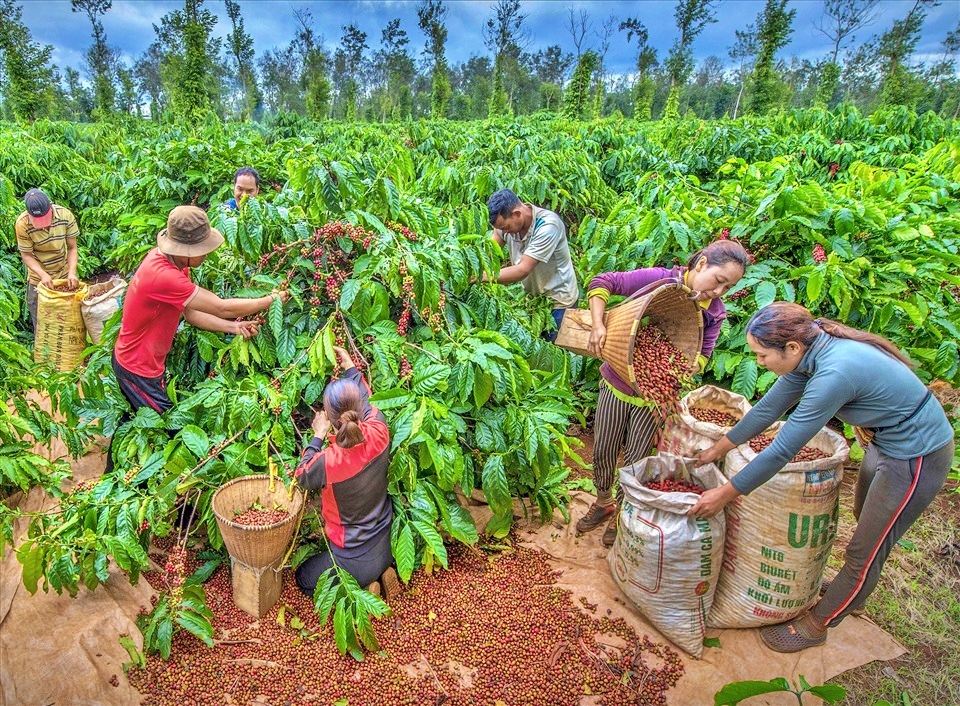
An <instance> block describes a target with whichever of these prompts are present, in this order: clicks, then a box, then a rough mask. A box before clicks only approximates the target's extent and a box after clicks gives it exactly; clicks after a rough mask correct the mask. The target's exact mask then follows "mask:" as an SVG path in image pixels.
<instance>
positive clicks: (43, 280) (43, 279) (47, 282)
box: [40, 272, 53, 289]
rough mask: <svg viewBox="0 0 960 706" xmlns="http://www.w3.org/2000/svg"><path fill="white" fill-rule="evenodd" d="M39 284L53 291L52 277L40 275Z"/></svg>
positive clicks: (45, 274)
mask: <svg viewBox="0 0 960 706" xmlns="http://www.w3.org/2000/svg"><path fill="white" fill-rule="evenodd" d="M40 284H42V285H43V286H44V287H46V288H47V289H53V277H51V276H50V275H48V274H47V273H46V272H44V273H43V274H42V275H40Z"/></svg>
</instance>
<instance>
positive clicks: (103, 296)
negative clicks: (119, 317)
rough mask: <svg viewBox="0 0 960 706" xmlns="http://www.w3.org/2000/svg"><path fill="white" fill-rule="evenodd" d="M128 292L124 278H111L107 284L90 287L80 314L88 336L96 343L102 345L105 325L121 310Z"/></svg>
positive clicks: (101, 283) (81, 303) (102, 283)
mask: <svg viewBox="0 0 960 706" xmlns="http://www.w3.org/2000/svg"><path fill="white" fill-rule="evenodd" d="M126 290H127V282H126V280H124V279H123V278H122V277H111V278H110V279H109V280H108V281H106V282H100V283H99V284H92V285H90V288H89V290H88V291H87V296H86V297H84V299H83V301H82V302H80V313H81V314H82V315H83V323H84V324H85V325H86V327H87V335H89V336H90V340H91V341H93V342H94V343H100V336H102V335H103V325H104V324H105V323H106V322H107V319H109V318H110V317H111V316H113V314H114V312H116V311H118V310H119V309H120V305H121V301H122V299H123V293H124V292H125V291H126Z"/></svg>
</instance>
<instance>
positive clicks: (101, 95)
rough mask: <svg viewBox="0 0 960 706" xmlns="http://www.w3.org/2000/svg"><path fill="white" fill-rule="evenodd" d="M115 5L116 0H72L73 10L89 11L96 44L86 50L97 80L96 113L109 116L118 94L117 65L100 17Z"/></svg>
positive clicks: (95, 94) (94, 89)
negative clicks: (115, 83) (114, 62)
mask: <svg viewBox="0 0 960 706" xmlns="http://www.w3.org/2000/svg"><path fill="white" fill-rule="evenodd" d="M112 5H113V0H70V6H71V9H72V10H73V12H85V13H87V19H89V20H90V25H91V27H92V34H93V44H92V45H91V46H90V48H89V49H88V50H87V51H86V53H85V58H86V61H87V65H88V66H89V67H90V80H91V82H92V83H93V96H94V102H95V103H96V114H95V115H96V117H98V118H105V117H107V116H109V115H110V114H111V113H113V109H114V100H115V98H116V95H117V91H116V87H115V86H114V83H113V77H114V75H115V73H116V67H115V66H114V65H113V53H112V52H111V51H110V47H109V46H107V33H106V31H105V30H104V29H103V23H102V22H101V21H100V17H101V16H103V15H105V14H106V13H107V11H108V10H109V9H110V8H111V6H112Z"/></svg>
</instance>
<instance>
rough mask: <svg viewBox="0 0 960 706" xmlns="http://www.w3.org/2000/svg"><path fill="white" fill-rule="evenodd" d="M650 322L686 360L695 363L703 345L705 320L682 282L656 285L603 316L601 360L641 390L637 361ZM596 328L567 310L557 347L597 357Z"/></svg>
mask: <svg viewBox="0 0 960 706" xmlns="http://www.w3.org/2000/svg"><path fill="white" fill-rule="evenodd" d="M643 319H647V320H648V321H649V322H650V325H652V326H656V327H657V328H658V329H660V330H661V331H662V332H663V334H664V335H665V336H666V337H667V338H668V339H670V342H671V343H672V344H673V345H674V346H676V347H677V348H678V349H679V350H680V352H681V353H683V355H684V357H685V358H686V359H687V360H688V361H689V362H690V363H691V364H693V363H695V362H696V360H697V356H698V355H700V349H701V347H702V345H703V316H702V315H701V313H700V307H699V306H698V305H697V302H696V301H695V300H694V299H693V297H692V292H691V290H690V289H688V288H687V287H685V286H684V285H682V284H680V283H679V282H673V281H670V282H666V283H655V284H654V285H651V286H649V287H646V288H644V289H641V290H640V291H639V292H637V293H636V294H635V295H633V296H632V297H631V298H630V299H627V300H626V301H624V302H622V303H621V304H618V305H617V306H614V307H612V308H610V309H608V310H607V311H605V312H604V314H603V322H604V325H605V326H606V327H607V339H606V342H605V343H604V345H603V351H602V355H601V358H602V359H603V360H604V361H606V362H607V363H609V364H610V366H611V367H612V368H613V370H614V372H615V373H616V374H617V375H618V376H619V377H620V379H621V380H625V381H627V382H628V383H630V386H631V387H632V388H633V389H634V390H637V391H638V392H639V390H638V388H637V379H636V374H635V373H634V371H633V355H634V350H635V347H636V339H637V331H638V330H639V329H640V322H641V321H642V320H643ZM592 328H593V326H592V324H591V321H590V311H589V310H588V309H567V311H566V313H565V314H564V316H563V321H562V323H561V324H560V331H559V333H558V334H557V341H556V343H557V345H558V346H560V347H561V348H565V349H567V350H569V351H573V352H574V353H579V354H580V355H589V356H593V354H592V353H590V351H589V350H588V349H587V342H588V341H589V340H590V331H591V330H592Z"/></svg>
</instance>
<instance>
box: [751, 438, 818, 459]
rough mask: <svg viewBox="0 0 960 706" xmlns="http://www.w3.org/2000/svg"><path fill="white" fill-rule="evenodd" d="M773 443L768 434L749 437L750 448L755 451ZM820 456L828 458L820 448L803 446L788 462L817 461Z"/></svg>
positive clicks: (759, 450)
mask: <svg viewBox="0 0 960 706" xmlns="http://www.w3.org/2000/svg"><path fill="white" fill-rule="evenodd" d="M772 443H773V437H772V436H770V435H769V434H760V435H759V436H755V437H753V438H752V439H750V448H751V449H753V450H754V452H755V453H760V452H761V451H763V450H764V449H765V448H767V447H768V446H769V445H770V444H772ZM821 458H829V455H828V454H825V453H824V452H823V451H821V450H820V449H815V448H814V447H812V446H804V447H803V448H802V449H800V452H799V453H798V454H797V455H796V456H794V457H793V459H792V460H791V461H790V463H802V462H804V461H817V460H819V459H821Z"/></svg>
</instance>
